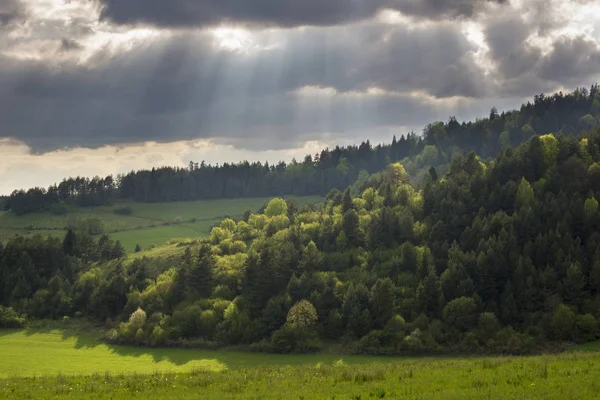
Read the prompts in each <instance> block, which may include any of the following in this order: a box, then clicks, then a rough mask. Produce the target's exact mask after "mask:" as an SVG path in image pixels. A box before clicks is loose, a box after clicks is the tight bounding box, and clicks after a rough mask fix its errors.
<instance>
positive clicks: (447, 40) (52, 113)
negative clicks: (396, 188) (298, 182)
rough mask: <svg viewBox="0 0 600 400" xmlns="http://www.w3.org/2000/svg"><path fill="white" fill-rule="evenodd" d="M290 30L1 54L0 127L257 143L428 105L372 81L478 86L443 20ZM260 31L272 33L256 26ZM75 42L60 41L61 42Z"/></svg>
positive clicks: (108, 137) (96, 142)
mask: <svg viewBox="0 0 600 400" xmlns="http://www.w3.org/2000/svg"><path fill="white" fill-rule="evenodd" d="M287 33H288V34H286V35H284V36H282V37H280V36H279V35H278V34H275V36H276V37H277V40H278V41H279V44H280V45H279V47H276V48H272V49H270V50H260V51H251V52H249V53H248V54H240V53H236V52H232V51H227V50H224V49H217V48H215V47H214V45H213V42H214V38H213V37H212V36H211V35H209V34H206V33H205V34H198V33H194V34H188V33H185V34H184V33H182V34H180V35H175V36H171V37H169V38H168V39H159V40H156V41H152V42H150V43H146V44H143V45H141V46H139V47H136V48H134V49H133V50H131V51H129V52H122V53H118V54H116V55H112V56H106V57H105V58H102V57H98V60H97V61H96V62H95V63H93V64H92V65H87V64H74V63H65V64H62V65H61V66H60V67H59V68H57V67H55V66H52V65H47V64H44V63H43V62H35V61H26V60H11V59H10V58H8V57H4V59H0V63H1V64H2V65H3V68H2V69H1V70H0V106H2V107H0V119H1V120H2V121H3V126H2V131H0V136H2V137H12V138H15V139H19V140H23V141H24V142H25V143H27V144H28V145H30V146H31V147H32V148H34V149H35V150H36V151H41V152H43V151H48V150H53V149H56V148H62V147H72V146H86V147H98V146H102V145H105V144H124V143H135V142H140V141H146V140H155V141H159V142H169V141H173V140H181V139H192V138H198V137H204V138H208V137H229V138H238V139H240V143H243V142H244V138H246V137H251V136H252V135H258V136H260V137H263V136H264V135H266V134H267V133H266V132H270V135H271V136H272V139H270V142H271V143H265V145H267V146H270V147H271V148H272V147H277V146H284V147H285V146H286V144H285V143H287V144H288V145H289V143H291V142H292V141H295V140H301V139H302V137H303V136H302V135H304V134H306V133H307V132H308V133H315V132H326V131H327V132H334V133H335V132H337V133H341V132H347V131H350V130H356V129H367V127H368V126H371V127H376V126H381V125H387V124H395V125H408V124H409V123H410V124H413V123H416V122H417V121H421V122H424V121H428V119H429V117H430V116H431V112H430V110H431V106H430V105H429V104H425V103H426V101H424V100H423V99H417V98H415V97H414V96H411V95H408V94H407V95H403V96H399V95H379V96H373V95H366V94H365V92H366V91H367V90H368V89H370V88H379V89H383V90H385V91H395V92H399V93H411V92H413V91H419V92H420V93H426V94H429V95H431V96H434V97H440V98H443V97H451V96H482V95H483V94H484V87H485V85H484V79H483V73H482V71H481V70H480V69H479V67H477V65H476V64H475V62H474V60H473V59H472V51H473V48H472V46H471V45H470V44H469V43H468V42H467V41H466V39H465V38H464V37H463V35H462V34H461V33H460V32H459V31H458V29H457V28H455V27H453V26H451V25H450V24H438V25H435V26H433V27H428V28H419V29H407V28H404V27H401V26H391V25H374V24H360V25H358V26H353V27H351V28H350V27H335V28H328V29H317V28H313V29H307V30H301V31H289V32H287ZM264 35H268V34H267V33H265V34H264ZM258 40H259V41H261V40H263V41H267V40H268V39H267V38H266V36H265V37H262V38H261V36H260V34H259V35H258ZM75 47H77V44H76V43H71V42H70V41H68V40H63V41H62V48H63V49H73V48H75ZM303 87H322V88H323V87H325V88H334V89H335V90H336V91H337V92H338V95H333V96H317V97H315V99H314V101H313V102H309V103H305V102H302V101H301V100H302V99H303V98H305V96H302V95H298V94H297V93H294V91H295V90H297V89H299V88H303ZM360 93H362V94H360ZM392 105H393V106H392ZM396 106H398V107H400V108H401V111H399V110H397V109H396ZM32 116H35V118H32ZM281 143H284V144H281Z"/></svg>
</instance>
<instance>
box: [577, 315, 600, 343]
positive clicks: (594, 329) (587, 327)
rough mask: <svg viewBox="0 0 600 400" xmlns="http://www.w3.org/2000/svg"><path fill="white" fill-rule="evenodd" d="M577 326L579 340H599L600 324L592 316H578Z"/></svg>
mask: <svg viewBox="0 0 600 400" xmlns="http://www.w3.org/2000/svg"><path fill="white" fill-rule="evenodd" d="M575 326H576V330H577V338H578V339H579V340H581V341H584V342H591V341H593V340H596V339H598V322H597V321H596V318H594V316H593V315H592V314H585V315H578V316H577V320H576V323H575Z"/></svg>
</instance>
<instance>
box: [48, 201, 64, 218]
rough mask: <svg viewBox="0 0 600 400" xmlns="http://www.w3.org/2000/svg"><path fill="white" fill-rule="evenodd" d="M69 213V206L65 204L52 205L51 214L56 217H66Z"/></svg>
mask: <svg viewBox="0 0 600 400" xmlns="http://www.w3.org/2000/svg"><path fill="white" fill-rule="evenodd" d="M67 211H68V208H67V205H66V204H65V203H64V202H62V201H61V202H60V203H55V204H52V206H51V207H50V212H51V213H52V214H54V215H65V214H66V213H67Z"/></svg>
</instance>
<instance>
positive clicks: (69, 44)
mask: <svg viewBox="0 0 600 400" xmlns="http://www.w3.org/2000/svg"><path fill="white" fill-rule="evenodd" d="M82 48H83V46H82V45H81V43H79V42H78V41H77V40H73V39H68V38H62V39H61V40H60V48H59V49H60V51H73V50H81V49H82Z"/></svg>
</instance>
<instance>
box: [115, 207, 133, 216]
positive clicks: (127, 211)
mask: <svg viewBox="0 0 600 400" xmlns="http://www.w3.org/2000/svg"><path fill="white" fill-rule="evenodd" d="M113 212H114V213H115V214H117V215H131V214H133V208H131V207H129V206H123V207H117V208H115V209H114V210H113Z"/></svg>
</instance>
